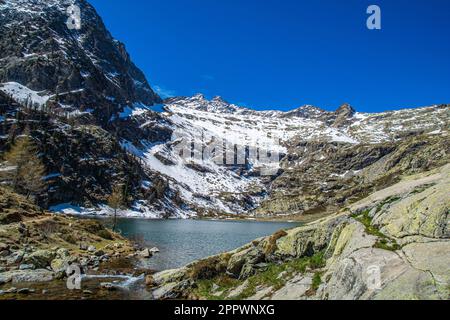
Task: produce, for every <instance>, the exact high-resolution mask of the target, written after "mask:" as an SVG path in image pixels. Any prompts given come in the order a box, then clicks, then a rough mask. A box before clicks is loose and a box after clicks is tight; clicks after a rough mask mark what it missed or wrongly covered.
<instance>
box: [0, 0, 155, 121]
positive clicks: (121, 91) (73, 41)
mask: <svg viewBox="0 0 450 320" xmlns="http://www.w3.org/2000/svg"><path fill="white" fill-rule="evenodd" d="M73 4H75V5H77V6H79V7H80V9H81V29H80V30H75V29H73V30H70V29H69V28H68V27H67V25H66V21H67V20H68V18H69V16H68V14H67V8H68V7H69V6H70V5H73ZM0 21H1V24H0V33H1V34H2V36H1V39H0V82H3V83H5V82H14V83H19V84H21V85H23V86H25V87H27V88H28V89H30V90H33V91H44V90H45V91H46V92H47V95H50V96H52V98H51V99H50V102H51V106H52V107H53V108H56V109H58V108H66V109H67V108H69V109H71V110H75V109H80V108H82V107H85V108H93V109H94V110H95V111H96V115H97V116H98V117H99V118H100V119H101V120H102V121H104V122H105V121H107V120H108V119H109V117H110V116H111V115H112V114H113V113H114V112H115V111H117V110H118V109H119V105H125V104H134V103H141V104H145V105H152V104H154V103H159V102H160V101H161V99H160V98H159V97H158V95H157V94H156V93H155V92H154V91H153V90H152V89H151V88H150V86H149V84H148V82H147V80H146V78H145V76H144V74H143V73H142V72H141V71H140V70H139V69H138V68H137V67H136V66H135V65H134V64H133V62H132V61H131V59H130V56H129V54H128V53H127V51H126V49H125V45H124V44H123V43H121V42H120V41H118V40H115V39H114V38H113V37H112V36H111V34H110V33H109V31H108V30H107V29H106V28H105V26H104V24H103V22H102V20H101V18H100V17H99V16H98V14H97V13H96V11H95V9H94V8H93V7H92V6H91V5H90V4H89V3H87V2H86V1H84V0H63V1H54V0H30V1H22V0H7V1H2V2H0ZM111 106H113V108H111ZM105 109H108V111H109V112H105Z"/></svg>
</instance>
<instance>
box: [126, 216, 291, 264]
mask: <svg viewBox="0 0 450 320" xmlns="http://www.w3.org/2000/svg"><path fill="white" fill-rule="evenodd" d="M298 225H299V224H298V223H289V222H257V221H209V220H145V219H118V229H119V230H120V231H121V233H122V235H123V236H125V237H127V238H131V239H138V240H141V241H144V242H145V245H146V246H148V247H158V248H159V249H160V250H161V252H160V253H158V254H156V255H154V256H153V257H152V258H151V259H149V260H148V264H146V265H145V266H146V267H148V268H151V269H154V270H164V269H172V268H178V267H181V266H184V265H186V264H188V263H190V262H192V261H194V260H197V259H200V258H204V257H208V256H211V255H215V254H218V253H221V252H225V251H230V250H233V249H236V248H238V247H240V246H242V245H244V244H246V243H248V242H251V241H252V240H255V239H256V238H259V237H262V236H267V235H270V234H272V233H274V232H276V231H278V230H280V229H288V228H293V227H296V226H298Z"/></svg>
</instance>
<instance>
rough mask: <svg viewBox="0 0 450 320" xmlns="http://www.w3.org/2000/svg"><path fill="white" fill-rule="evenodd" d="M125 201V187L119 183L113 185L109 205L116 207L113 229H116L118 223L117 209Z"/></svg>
mask: <svg viewBox="0 0 450 320" xmlns="http://www.w3.org/2000/svg"><path fill="white" fill-rule="evenodd" d="M124 203H125V197H124V194H123V187H122V185H120V184H117V185H115V186H114V187H113V190H112V193H111V195H110V196H109V197H108V205H109V206H110V207H111V208H113V209H114V220H113V227H112V230H113V231H116V225H117V210H118V209H119V208H120V207H122V206H123V205H124Z"/></svg>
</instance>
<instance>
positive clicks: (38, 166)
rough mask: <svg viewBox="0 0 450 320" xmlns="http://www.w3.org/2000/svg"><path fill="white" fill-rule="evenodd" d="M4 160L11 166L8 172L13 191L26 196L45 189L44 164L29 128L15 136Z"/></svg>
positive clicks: (37, 193)
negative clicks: (20, 134)
mask: <svg viewBox="0 0 450 320" xmlns="http://www.w3.org/2000/svg"><path fill="white" fill-rule="evenodd" d="M5 160H6V162H7V164H8V166H10V167H11V170H9V171H8V173H9V177H10V180H11V182H12V186H13V188H14V190H15V191H17V192H20V193H23V194H25V195H26V196H27V198H29V197H30V196H31V195H33V196H35V195H39V194H40V193H42V192H44V191H45V189H46V183H45V181H44V180H43V177H44V176H45V166H44V164H43V163H42V160H41V159H40V158H39V156H38V153H37V148H36V146H35V144H34V143H33V141H32V139H31V138H30V135H29V129H25V133H24V134H23V135H22V136H20V137H17V138H16V140H15V143H14V144H13V146H12V147H11V149H10V150H9V151H8V152H7V153H6V155H5Z"/></svg>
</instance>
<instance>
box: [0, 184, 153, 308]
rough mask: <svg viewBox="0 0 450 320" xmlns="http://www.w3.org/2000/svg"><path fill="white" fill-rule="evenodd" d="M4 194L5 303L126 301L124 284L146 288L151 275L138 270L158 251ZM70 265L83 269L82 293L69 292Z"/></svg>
mask: <svg viewBox="0 0 450 320" xmlns="http://www.w3.org/2000/svg"><path fill="white" fill-rule="evenodd" d="M0 191H1V193H0V299H64V298H68V299H75V298H82V297H84V298H88V299H105V298H111V299H113V298H126V296H124V293H123V292H122V293H119V292H120V289H122V287H121V283H122V282H128V283H129V282H133V281H135V282H139V280H140V282H141V283H142V284H143V283H144V276H145V274H146V273H150V272H151V270H143V269H139V268H138V267H137V265H138V261H139V260H140V259H149V258H151V256H152V255H153V254H156V253H157V252H158V251H159V250H158V249H157V248H152V249H149V248H144V247H142V246H141V245H138V244H135V243H132V242H131V241H130V240H128V239H126V238H124V237H122V236H120V235H119V234H117V233H114V232H112V231H110V230H108V229H106V228H105V227H104V226H103V225H102V223H100V222H99V221H96V220H89V219H77V218H76V217H73V216H66V215H57V214H53V213H50V212H46V211H42V210H41V209H40V208H38V207H36V206H34V205H33V204H32V203H31V202H29V201H28V200H27V199H26V198H25V197H23V196H20V195H18V194H16V193H14V192H12V191H11V190H9V189H6V188H2V187H1V190H0ZM69 266H77V268H79V271H80V274H81V277H82V283H83V286H82V290H74V291H71V290H68V288H67V278H68V275H67V268H68V267H69ZM85 283H86V284H85ZM125 289H126V288H125ZM112 292H114V294H113V293H112Z"/></svg>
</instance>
